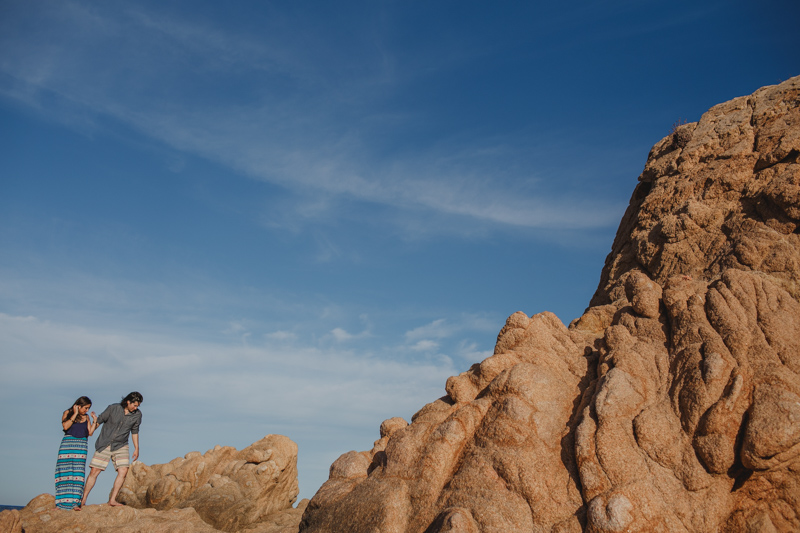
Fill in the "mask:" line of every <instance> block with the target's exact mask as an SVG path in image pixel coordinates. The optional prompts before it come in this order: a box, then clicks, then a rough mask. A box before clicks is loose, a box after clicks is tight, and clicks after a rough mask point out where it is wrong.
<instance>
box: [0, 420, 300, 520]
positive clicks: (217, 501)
mask: <svg viewBox="0 0 800 533" xmlns="http://www.w3.org/2000/svg"><path fill="white" fill-rule="evenodd" d="M297 494H298V488H297V445H296V444H295V443H294V442H292V441H291V440H289V439H288V438H286V437H283V436H281V435H267V436H266V437H264V438H263V439H261V440H260V441H258V442H256V443H254V444H252V445H251V446H248V447H247V448H244V449H243V450H241V451H236V449H235V448H232V447H229V446H225V447H223V446H217V447H215V448H214V449H213V450H209V451H208V452H206V453H205V454H204V455H201V454H200V453H199V452H191V453H188V454H186V456H185V457H179V458H177V459H174V460H173V461H171V462H169V463H167V464H162V465H150V466H148V465H145V464H144V463H138V462H137V463H134V465H133V466H132V467H131V469H130V471H129V472H128V477H127V478H126V479H125V485H124V486H123V488H122V490H120V495H119V500H120V501H121V502H124V503H125V504H126V505H125V506H122V507H111V506H108V505H87V506H85V507H84V508H83V510H82V511H80V512H75V511H64V510H61V509H57V508H56V507H55V498H54V497H53V496H52V495H50V494H42V495H40V496H37V497H36V498H34V499H33V500H31V502H30V503H28V505H26V506H25V508H24V509H22V510H19V511H17V510H12V511H3V512H2V513H0V533H63V532H65V531H75V532H83V533H101V532H111V531H114V532H115V533H195V532H196V533H203V532H207V533H220V532H222V531H227V532H238V533H297V530H298V523H299V522H300V518H301V516H302V513H303V511H304V510H305V506H306V505H307V503H308V500H303V501H302V502H300V504H299V505H298V506H297V507H292V504H293V503H294V502H295V500H296V499H297Z"/></svg>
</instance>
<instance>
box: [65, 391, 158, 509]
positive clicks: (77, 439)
mask: <svg viewBox="0 0 800 533" xmlns="http://www.w3.org/2000/svg"><path fill="white" fill-rule="evenodd" d="M142 400H143V399H142V395H141V394H139V393H138V392H132V393H130V394H128V395H127V396H125V398H123V399H122V401H121V402H119V403H112V404H111V405H109V406H108V407H106V410H105V411H103V412H102V413H101V414H100V416H99V417H98V416H96V415H95V414H94V411H92V413H91V420H90V419H89V416H88V415H87V413H88V412H89V409H90V408H91V407H92V400H90V399H89V398H87V397H86V396H81V397H80V398H78V399H77V400H75V403H73V404H72V407H70V408H69V409H67V410H66V411H64V413H63V414H62V416H61V427H62V428H63V430H64V438H63V439H62V440H61V446H60V447H59V449H58V461H57V462H56V507H58V508H60V509H67V510H69V509H74V510H76V511H80V509H81V506H83V505H84V504H86V498H87V497H88V496H89V492H91V490H92V487H94V483H95V481H96V480H97V476H99V475H100V472H102V471H103V470H105V469H106V467H107V466H108V463H109V461H113V463H114V469H116V471H117V479H115V480H114V488H113V489H112V490H111V495H110V496H109V498H108V504H109V505H122V504H120V503H119V502H117V494H119V489H121V488H122V484H123V483H124V482H125V476H127V475H128V468H129V467H130V458H129V457H128V453H129V448H128V435H131V440H133V460H134V461H136V459H138V458H139V425H140V424H141V423H142V412H141V411H139V405H140V404H141V403H142ZM100 424H103V429H102V430H101V431H100V437H99V438H98V439H97V442H96V443H95V446H94V447H95V452H94V456H93V457H92V461H91V462H90V463H89V467H90V468H91V471H90V472H89V478H88V479H86V488H85V490H84V478H85V477H86V455H87V449H88V441H89V437H90V436H91V435H92V434H94V431H95V430H96V429H97V428H98V427H99V426H100Z"/></svg>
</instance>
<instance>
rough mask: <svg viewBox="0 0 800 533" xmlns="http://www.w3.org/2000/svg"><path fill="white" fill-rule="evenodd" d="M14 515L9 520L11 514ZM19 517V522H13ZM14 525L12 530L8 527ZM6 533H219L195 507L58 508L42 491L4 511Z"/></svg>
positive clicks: (1, 515) (1, 518) (2, 521)
mask: <svg viewBox="0 0 800 533" xmlns="http://www.w3.org/2000/svg"><path fill="white" fill-rule="evenodd" d="M13 513H16V515H13ZM8 515H12V516H13V518H12V519H11V520H9V521H7V518H6V517H7V516H8ZM14 520H18V521H17V522H16V525H14V523H13V521H14ZM7 525H10V526H11V528H10V529H5V527H7ZM0 527H2V529H0V531H2V532H3V533H65V532H67V531H70V532H75V533H105V532H111V531H113V532H114V533H217V532H218V531H219V530H217V529H214V528H213V527H211V526H210V525H208V524H206V523H205V522H203V520H202V519H201V518H200V516H199V515H198V514H197V513H196V512H195V510H194V509H173V510H171V511H156V510H155V509H134V508H132V507H128V506H122V507H111V506H109V505H87V506H85V507H84V508H83V510H82V511H65V510H63V509H59V508H57V507H56V501H55V497H54V496H53V495H51V494H41V495H39V496H37V497H36V498H34V499H33V500H31V501H30V503H28V505H26V506H25V507H24V508H23V509H21V510H20V511H3V512H2V513H0Z"/></svg>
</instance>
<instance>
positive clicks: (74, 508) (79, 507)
mask: <svg viewBox="0 0 800 533" xmlns="http://www.w3.org/2000/svg"><path fill="white" fill-rule="evenodd" d="M72 510H73V511H80V510H81V506H80V505H76V506H75V507H73V508H72Z"/></svg>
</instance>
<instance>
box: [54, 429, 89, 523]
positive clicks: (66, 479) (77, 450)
mask: <svg viewBox="0 0 800 533" xmlns="http://www.w3.org/2000/svg"><path fill="white" fill-rule="evenodd" d="M88 424H89V420H88V419H87V420H85V421H84V422H81V423H79V424H73V425H72V426H70V428H69V429H68V430H67V431H66V435H64V438H63V439H61V446H59V448H58V461H56V507H58V508H59V509H67V510H69V509H72V508H73V507H75V506H77V505H80V503H81V498H83V484H84V480H85V479H86V453H87V448H88V442H89V428H88Z"/></svg>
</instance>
